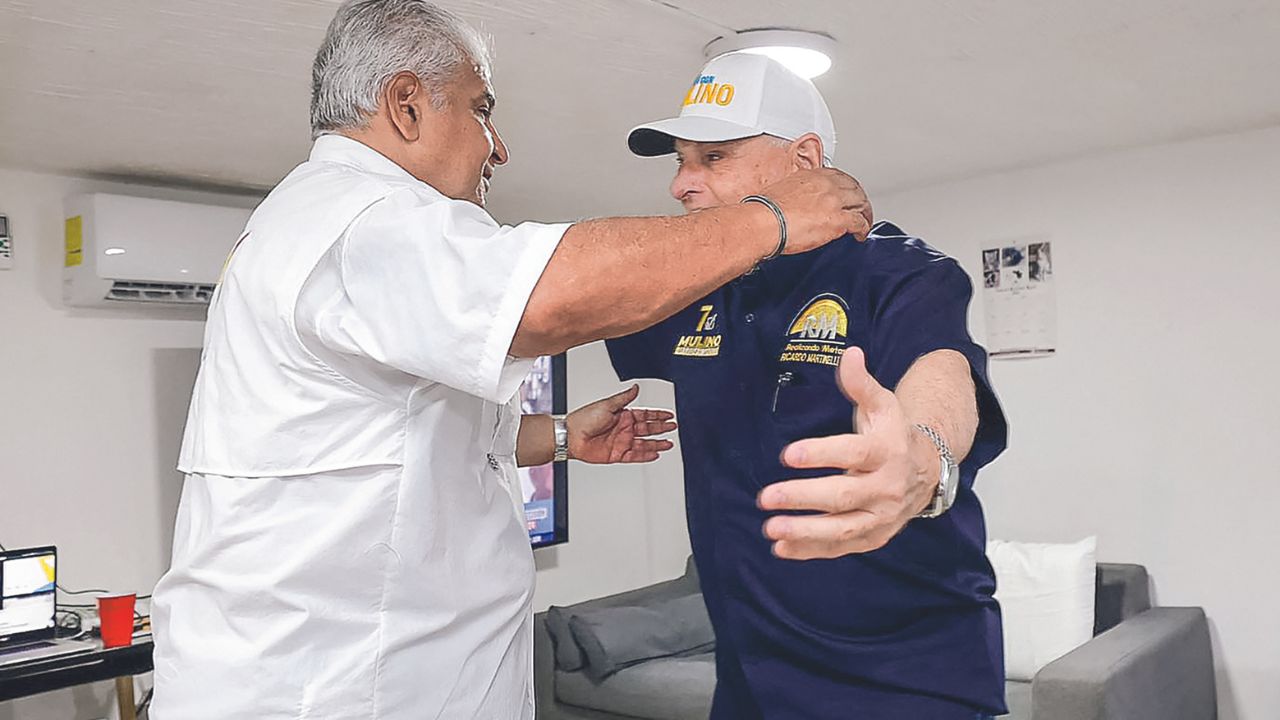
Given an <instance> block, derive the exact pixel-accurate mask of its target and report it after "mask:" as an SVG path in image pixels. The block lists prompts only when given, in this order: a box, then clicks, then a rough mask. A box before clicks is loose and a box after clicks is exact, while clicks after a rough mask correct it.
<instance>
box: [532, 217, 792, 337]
mask: <svg viewBox="0 0 1280 720" xmlns="http://www.w3.org/2000/svg"><path fill="white" fill-rule="evenodd" d="M777 238H778V224H777V220H776V218H774V216H773V214H772V213H771V212H770V211H769V210H768V209H767V208H765V207H763V206H761V205H757V204H751V205H744V206H734V207H728V208H716V209H712V210H704V211H702V212H697V213H693V214H690V215H685V216H682V217H655V218H611V219H607V220H591V221H588V222H584V223H579V224H577V225H574V226H573V227H571V228H569V230H568V231H567V232H566V233H565V235H564V238H563V239H562V240H561V241H560V246H559V247H558V248H557V249H556V251H555V254H554V255H553V256H552V258H551V261H550V263H548V265H547V268H546V270H545V271H544V272H543V274H542V278H541V279H540V280H539V281H538V284H537V286H536V287H535V288H534V291H533V294H532V296H531V297H530V298H529V304H528V305H527V307H526V308H525V314H524V318H523V320H522V321H521V323H520V328H519V330H518V331H517V332H516V336H515V339H514V341H513V342H512V344H511V354H512V355H514V356H516V357H534V356H537V355H548V354H555V353H559V352H563V351H564V350H567V349H568V348H571V347H575V346H577V345H582V344H585V343H588V342H592V341H595V340H602V339H605V338H610V337H618V336H621V335H627V334H630V333H633V332H636V331H639V330H643V329H644V328H647V327H649V326H651V325H654V324H656V323H658V322H661V321H662V320H665V319H666V318H668V317H670V316H671V315H674V314H675V313H676V312H678V311H679V310H681V309H683V308H685V307H687V306H688V305H690V304H692V303H693V302H695V301H697V300H698V299H699V298H701V297H704V296H706V295H707V294H708V293H710V292H711V291H713V290H715V289H716V288H718V287H720V286H721V285H724V284H725V283H727V282H729V281H730V280H732V279H734V278H735V277H738V276H739V275H742V274H743V273H745V272H746V271H748V270H750V269H751V267H752V266H754V265H755V264H756V263H757V262H759V261H760V259H761V258H763V257H765V256H766V255H768V254H769V253H770V252H772V251H773V249H774V248H775V247H776V245H777Z"/></svg>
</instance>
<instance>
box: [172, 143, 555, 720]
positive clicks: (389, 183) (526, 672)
mask: <svg viewBox="0 0 1280 720" xmlns="http://www.w3.org/2000/svg"><path fill="white" fill-rule="evenodd" d="M566 227H567V226H564V225H538V224H524V225H519V226H516V227H504V226H500V225H498V224H497V223H496V222H494V221H493V219H492V218H491V217H490V216H489V215H488V214H487V213H485V211H484V210H482V209H481V208H479V207H477V206H476V205H474V204H471V203H467V202H462V201H457V200H451V199H448V198H446V197H444V196H443V195H441V194H440V193H438V192H437V191H436V190H434V189H433V188H431V187H430V186H428V185H427V184H425V183H423V182H421V181H419V180H417V179H415V178H413V177H412V176H411V175H409V174H408V173H407V172H405V171H404V170H403V169H402V168H400V167H399V166H397V165H396V164H395V163H393V162H391V161H390V160H388V159H387V158H385V157H384V156H382V155H380V154H379V153H377V152H375V151H374V150H372V149H371V148H369V147H367V146H365V145H363V144H361V143H359V142H356V141H354V140H351V139H348V138H344V137H340V136H336V135H329V136H324V137H321V138H320V139H319V140H317V141H316V143H315V146H314V148H313V150H312V152H311V157H310V159H309V160H308V161H307V162H305V163H303V164H302V165H300V166H298V167H297V168H296V169H295V170H294V171H293V172H292V173H290V174H289V176H288V177H286V178H285V179H284V180H283V181H281V183H280V185H279V186H277V187H276V188H275V190H274V191H272V193H271V194H270V195H269V196H268V197H267V199H266V200H265V201H263V203H262V205H261V206H259V207H258V209H257V210H256V211H255V212H254V214H253V216H252V218H251V219H250V220H249V224H248V226H247V227H246V229H245V233H244V236H243V237H242V239H241V241H240V243H239V244H238V245H237V249H236V250H235V251H234V253H233V255H232V258H231V260H230V262H229V264H228V266H227V269H226V272H225V276H224V279H223V282H222V284H221V286H220V288H219V290H218V292H217V294H216V295H215V298H214V301H213V303H212V305H211V306H210V309H209V318H208V324H207V327H206V332H205V345H204V354H203V358H202V362H201V367H200V374H199V377H198V379H197V381H196V387H195V392H194V395H193V398H192V403H191V410H190V415H189V417H188V420H187V429H186V437H185V439H184V442H183V448H182V455H181V460H180V465H179V469H180V470H182V471H183V472H184V473H186V474H187V477H186V483H185V487H184V489H183V493H182V503H181V506H180V508H179V511H178V519H177V527H176V531H175V537H174V551H173V564H172V568H171V569H170V570H169V572H168V573H167V574H166V575H165V576H164V577H163V578H162V579H161V580H160V583H159V584H158V585H157V587H156V590H155V601H154V607H153V617H154V623H155V640H156V650H155V681H156V693H155V700H154V704H153V708H152V717H153V718H155V719H156V720H199V719H201V718H211V719H212V718H218V719H219V720H223V719H225V718H256V719H264V720H266V719H271V720H276V719H279V720H284V719H285V718H289V719H291V720H292V719H303V718H326V719H332V720H337V719H339V718H352V719H353V720H354V719H356V718H359V719H361V720H367V719H369V718H379V719H382V720H399V719H401V718H406V719H407V718H414V719H417V718H459V719H461V718H466V719H467V720H471V719H472V718H486V719H488V718H495V719H506V718H511V719H520V720H527V719H529V718H532V717H533V689H532V667H531V666H532V635H531V622H532V621H531V617H530V610H531V608H530V598H531V594H532V588H533V579H534V569H533V559H532V554H531V552H530V549H529V540H528V535H527V533H526V530H525V527H524V523H523V520H522V518H521V517H520V515H519V513H518V511H517V509H518V508H519V505H520V503H519V499H520V495H519V488H518V484H517V483H518V481H517V479H516V473H515V442H516V431H517V429H518V426H519V415H518V408H517V406H516V405H515V403H514V401H513V397H514V396H515V393H516V391H517V389H518V388H519V385H520V382H521V380H522V379H523V378H524V376H525V375H526V374H527V373H528V371H529V368H530V363H529V362H525V361H515V360H512V359H511V358H510V357H508V355H507V352H508V350H509V348H510V346H511V340H512V338H513V337H514V335H515V331H516V327H517V326H518V325H519V322H520V318H521V315H522V314H523V312H524V308H525V305H526V303H527V301H528V299H529V295H530V293H531V292H532V290H533V287H534V285H535V284H536V283H537V281H538V278H539V277H540V276H541V274H542V271H543V269H544V268H545V266H546V263H547V262H548V260H549V259H550V257H551V254H552V253H553V252H554V250H555V248H556V246H557V244H558V242H559V240H560V237H561V236H562V235H563V233H564V231H565V229H566ZM491 458H492V461H491Z"/></svg>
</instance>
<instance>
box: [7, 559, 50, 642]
mask: <svg viewBox="0 0 1280 720" xmlns="http://www.w3.org/2000/svg"><path fill="white" fill-rule="evenodd" d="M57 557H58V554H57V550H55V549H54V548H51V547H45V548H33V549H30V550H10V551H8V552H5V553H0V588H2V589H0V642H3V641H5V640H9V639H19V638H38V637H42V636H43V637H52V636H53V630H54V616H55V610H56V603H57V596H56V595H55V591H56V588H57V585H56V583H57V577H58V576H57V562H58V561H57Z"/></svg>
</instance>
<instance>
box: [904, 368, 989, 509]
mask: <svg viewBox="0 0 1280 720" xmlns="http://www.w3.org/2000/svg"><path fill="white" fill-rule="evenodd" d="M894 395H895V396H897V398H898V403H899V404H900V405H901V406H902V410H903V412H904V414H905V415H906V418H907V422H909V423H911V424H912V425H916V424H920V425H928V426H929V427H931V428H933V429H934V430H935V431H937V432H938V433H939V434H940V435H942V437H943V439H945V440H946V441H947V445H948V446H949V447H950V448H951V454H952V455H954V456H955V460H956V462H957V463H959V462H960V461H961V460H963V459H964V458H965V457H967V456H968V455H969V450H970V449H972V448H973V440H974V437H975V436H976V435H977V432H978V401H977V395H976V391H975V389H974V385H973V374H972V370H971V369H970V367H969V361H968V360H967V359H966V358H965V356H964V355H961V354H960V353H958V352H956V351H954V350H937V351H934V352H931V353H929V354H928V355H925V356H924V357H921V358H920V359H919V360H916V361H915V363H913V364H912V365H911V368H910V369H909V370H908V371H907V374H906V375H905V376H903V378H902V381H901V382H899V383H898V387H897V388H896V389H895V390H894ZM911 442H912V457H913V458H914V459H915V461H916V466H917V468H918V472H920V473H921V476H922V478H923V479H925V480H927V481H928V482H929V483H930V484H933V485H936V484H937V482H938V478H939V477H940V476H941V472H942V463H941V459H940V458H939V457H938V450H937V448H936V447H934V445H933V443H931V442H930V441H929V439H928V438H926V437H925V436H924V434H923V433H920V432H915V431H913V432H912V440H911Z"/></svg>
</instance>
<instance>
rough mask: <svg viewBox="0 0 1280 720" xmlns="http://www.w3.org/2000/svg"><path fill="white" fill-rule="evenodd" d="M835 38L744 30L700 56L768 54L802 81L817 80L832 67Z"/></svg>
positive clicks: (708, 47)
mask: <svg viewBox="0 0 1280 720" xmlns="http://www.w3.org/2000/svg"><path fill="white" fill-rule="evenodd" d="M835 49H836V41H835V38H833V37H831V36H830V35H826V34H823V33H816V32H809V31H807V30H786V29H782V28H760V29H757V30H743V31H741V32H736V33H734V34H732V35H723V36H721V37H718V38H716V39H715V40H712V41H711V42H709V43H707V45H706V47H704V48H703V49H702V54H703V55H705V56H706V58H707V59H708V60H710V59H712V58H716V57H719V56H721V55H724V54H725V53H731V52H749V53H758V54H760V55H768V56H769V57H771V58H773V59H774V60H777V61H778V62H780V63H782V64H783V65H785V66H787V68H788V69H790V70H791V72H793V73H795V74H797V75H799V76H800V77H804V78H810V79H812V78H816V77H818V76H819V75H821V74H822V73H824V72H826V71H827V70H829V69H830V68H831V58H832V57H834V56H835Z"/></svg>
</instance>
